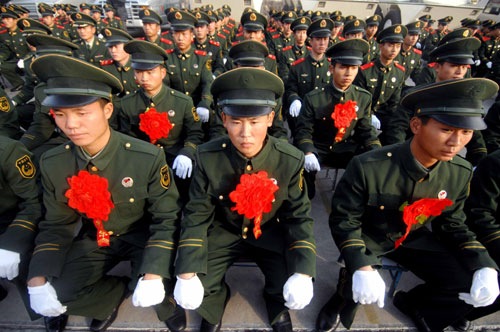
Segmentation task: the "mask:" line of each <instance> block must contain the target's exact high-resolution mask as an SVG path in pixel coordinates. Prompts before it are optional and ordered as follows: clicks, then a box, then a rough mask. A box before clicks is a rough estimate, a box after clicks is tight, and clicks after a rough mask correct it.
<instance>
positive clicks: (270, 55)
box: [267, 54, 276, 60]
mask: <svg viewBox="0 0 500 332" xmlns="http://www.w3.org/2000/svg"><path fill="white" fill-rule="evenodd" d="M267 57H268V58H269V59H273V60H276V57H275V56H274V55H272V54H269V55H268V56H267Z"/></svg>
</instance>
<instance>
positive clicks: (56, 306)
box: [28, 281, 66, 317]
mask: <svg viewBox="0 0 500 332" xmlns="http://www.w3.org/2000/svg"><path fill="white" fill-rule="evenodd" d="M28 293H29V295H30V306H31V309H33V311H35V312H36V313H37V314H40V315H43V316H48V317H55V316H59V315H61V314H63V313H65V312H66V306H63V305H62V304H61V302H59V300H58V299H57V293H56V290H55V289H54V287H52V285H51V284H50V283H49V282H48V281H47V282H46V283H45V284H44V285H42V286H34V287H30V286H28Z"/></svg>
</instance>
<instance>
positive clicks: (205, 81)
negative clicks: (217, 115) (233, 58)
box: [196, 56, 214, 109]
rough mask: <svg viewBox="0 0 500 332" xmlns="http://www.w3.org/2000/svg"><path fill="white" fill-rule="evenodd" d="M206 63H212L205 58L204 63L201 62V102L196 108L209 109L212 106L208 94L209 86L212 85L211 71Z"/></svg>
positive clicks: (210, 96) (208, 58) (210, 97)
mask: <svg viewBox="0 0 500 332" xmlns="http://www.w3.org/2000/svg"><path fill="white" fill-rule="evenodd" d="M208 61H210V62H211V61H212V60H211V59H210V57H208V56H207V58H206V59H205V61H204V62H203V69H202V70H201V80H200V84H201V100H200V102H199V104H198V105H197V106H196V107H205V108H207V109H210V105H211V104H212V101H213V97H212V94H211V93H210V86H211V85H212V81H213V80H214V79H213V77H212V70H211V69H209V66H210V65H209V64H208Z"/></svg>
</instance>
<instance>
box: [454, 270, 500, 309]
mask: <svg viewBox="0 0 500 332" xmlns="http://www.w3.org/2000/svg"><path fill="white" fill-rule="evenodd" d="M499 293H500V291H499V289H498V272H497V270H495V269H492V268H489V267H483V268H482V269H479V270H477V271H476V272H474V276H473V278H472V286H471V288H470V293H459V294H458V298H459V299H460V300H462V301H464V302H465V303H467V304H470V305H472V306H474V308H477V307H485V306H488V305H490V304H492V303H493V302H495V300H496V298H497V296H498V294H499Z"/></svg>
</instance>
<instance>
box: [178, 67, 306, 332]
mask: <svg viewBox="0 0 500 332" xmlns="http://www.w3.org/2000/svg"><path fill="white" fill-rule="evenodd" d="M212 93H213V94H214V96H215V97H216V98H217V102H218V104H219V105H220V106H221V107H222V112H223V121H224V126H225V127H226V129H227V131H228V137H221V138H219V139H217V140H213V141H210V142H208V143H206V144H203V145H201V146H200V147H199V148H198V150H197V151H196V168H195V171H194V175H193V183H192V185H191V188H190V201H189V203H188V205H187V206H186V208H185V211H184V213H185V218H184V220H183V221H182V230H181V239H180V242H179V243H182V244H181V245H180V246H179V256H178V259H177V262H176V271H175V273H176V275H177V284H176V286H175V291H174V296H175V299H176V301H177V303H178V304H179V305H181V306H182V307H184V308H186V309H196V310H197V312H198V313H199V314H200V315H201V316H202V317H203V319H202V322H201V327H200V331H201V332H215V331H219V329H220V327H221V320H222V316H223V314H224V308H225V305H226V304H227V302H228V301H229V299H230V291H229V288H228V286H227V284H226V283H225V282H224V275H225V274H226V271H227V269H228V268H229V267H230V266H231V265H232V263H233V262H234V261H235V260H236V259H237V258H238V257H241V256H242V255H245V256H249V257H251V258H252V259H254V260H255V262H256V263H257V265H258V266H259V267H260V269H261V271H262V272H263V273H264V276H265V286H264V299H265V302H266V307H267V313H268V318H269V322H270V323H271V326H272V328H273V331H280V332H285V331H286V332H291V331H292V323H291V320H290V315H289V314H288V308H290V309H293V310H300V309H302V308H304V307H305V306H306V305H308V304H309V302H310V300H311V298H312V296H313V284H312V277H314V276H315V259H316V252H315V251H316V249H315V244H314V236H313V232H312V229H313V220H312V219H311V218H310V217H309V213H310V201H309V199H308V198H307V190H306V186H305V185H304V182H303V178H302V172H303V165H304V155H303V154H302V153H301V152H300V151H298V150H297V149H296V148H294V147H293V146H291V145H290V144H288V143H286V142H283V141H281V140H278V139H276V138H274V137H272V136H268V135H266V133H267V128H268V127H270V126H271V124H272V121H273V116H274V111H273V107H274V106H276V104H275V103H276V99H278V98H279V97H280V95H281V94H282V93H283V83H282V81H281V80H280V78H279V77H278V76H277V75H274V74H272V73H270V72H268V71H265V70H261V69H256V68H238V69H234V70H232V71H229V72H226V73H224V74H222V75H220V76H218V77H217V78H216V79H215V81H214V83H213V85H212ZM257 188H258V189H257ZM252 190H253V193H257V192H259V193H261V194H262V195H263V196H261V197H262V198H260V199H259V198H257V197H256V196H255V197H254V195H253V194H252V192H251V191H252ZM264 197H266V198H264ZM245 202H248V203H249V204H246V203H245ZM235 204H236V206H237V207H238V210H237V212H235V208H231V207H232V206H234V205H235ZM257 205H259V207H257ZM251 210H253V211H254V212H250V211H251ZM262 212H266V213H265V214H263V213H262ZM243 215H245V218H244V216H243ZM254 218H255V219H254ZM278 218H279V219H280V222H277V220H278ZM252 219H254V224H253V234H248V232H249V229H250V227H252V225H251V223H252ZM285 251H286V254H284V253H285Z"/></svg>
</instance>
